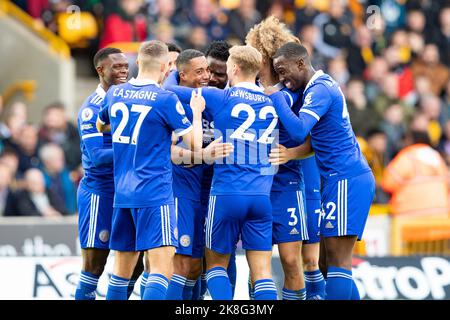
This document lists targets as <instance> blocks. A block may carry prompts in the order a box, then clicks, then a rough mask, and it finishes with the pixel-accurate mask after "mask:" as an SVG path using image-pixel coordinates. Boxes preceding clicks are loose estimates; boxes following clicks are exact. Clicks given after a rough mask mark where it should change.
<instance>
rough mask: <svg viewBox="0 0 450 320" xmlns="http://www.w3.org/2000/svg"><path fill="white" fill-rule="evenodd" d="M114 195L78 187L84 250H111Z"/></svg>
mask: <svg viewBox="0 0 450 320" xmlns="http://www.w3.org/2000/svg"><path fill="white" fill-rule="evenodd" d="M113 201H114V195H111V196H110V197H107V196H104V195H97V194H94V193H92V192H90V191H87V190H86V189H85V188H84V187H83V185H82V184H80V185H79V186H78V191H77V203H78V237H79V238H80V246H81V248H82V249H86V248H96V249H109V237H110V234H111V220H112V215H113Z"/></svg>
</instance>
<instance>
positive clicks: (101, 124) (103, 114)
mask: <svg viewBox="0 0 450 320" xmlns="http://www.w3.org/2000/svg"><path fill="white" fill-rule="evenodd" d="M103 106H104V107H103V108H102V109H101V110H100V112H99V113H98V117H97V122H96V124H95V125H96V127H97V131H98V132H110V131H111V125H110V122H109V113H108V107H107V105H106V106H105V105H103Z"/></svg>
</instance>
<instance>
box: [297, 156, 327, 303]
mask: <svg viewBox="0 0 450 320" xmlns="http://www.w3.org/2000/svg"><path fill="white" fill-rule="evenodd" d="M301 163H302V170H303V178H304V180H305V199H306V215H307V220H306V221H307V226H308V236H309V239H308V240H306V241H304V242H303V247H302V260H303V270H304V276H305V285H306V300H323V299H324V298H325V280H324V278H323V275H322V272H320V269H319V254H320V219H321V216H322V215H321V213H322V209H321V208H322V206H321V203H320V198H321V196H320V173H319V168H318V167H317V163H316V157H315V155H313V154H312V155H310V156H309V157H307V158H304V159H302V160H301Z"/></svg>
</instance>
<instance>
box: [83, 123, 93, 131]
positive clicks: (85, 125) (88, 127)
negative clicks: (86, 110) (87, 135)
mask: <svg viewBox="0 0 450 320" xmlns="http://www.w3.org/2000/svg"><path fill="white" fill-rule="evenodd" d="M93 127H94V126H93V125H92V124H91V123H88V124H82V125H81V126H80V128H81V130H89V129H92V128H93Z"/></svg>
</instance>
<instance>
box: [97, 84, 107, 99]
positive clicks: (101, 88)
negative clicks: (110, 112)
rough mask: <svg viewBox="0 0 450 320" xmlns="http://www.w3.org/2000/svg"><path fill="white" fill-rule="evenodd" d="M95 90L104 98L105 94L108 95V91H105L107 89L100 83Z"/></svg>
mask: <svg viewBox="0 0 450 320" xmlns="http://www.w3.org/2000/svg"><path fill="white" fill-rule="evenodd" d="M95 92H96V93H97V94H98V95H99V96H100V97H101V98H102V99H104V98H105V96H106V91H105V89H103V87H102V85H101V84H99V85H98V86H97V89H95Z"/></svg>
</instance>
